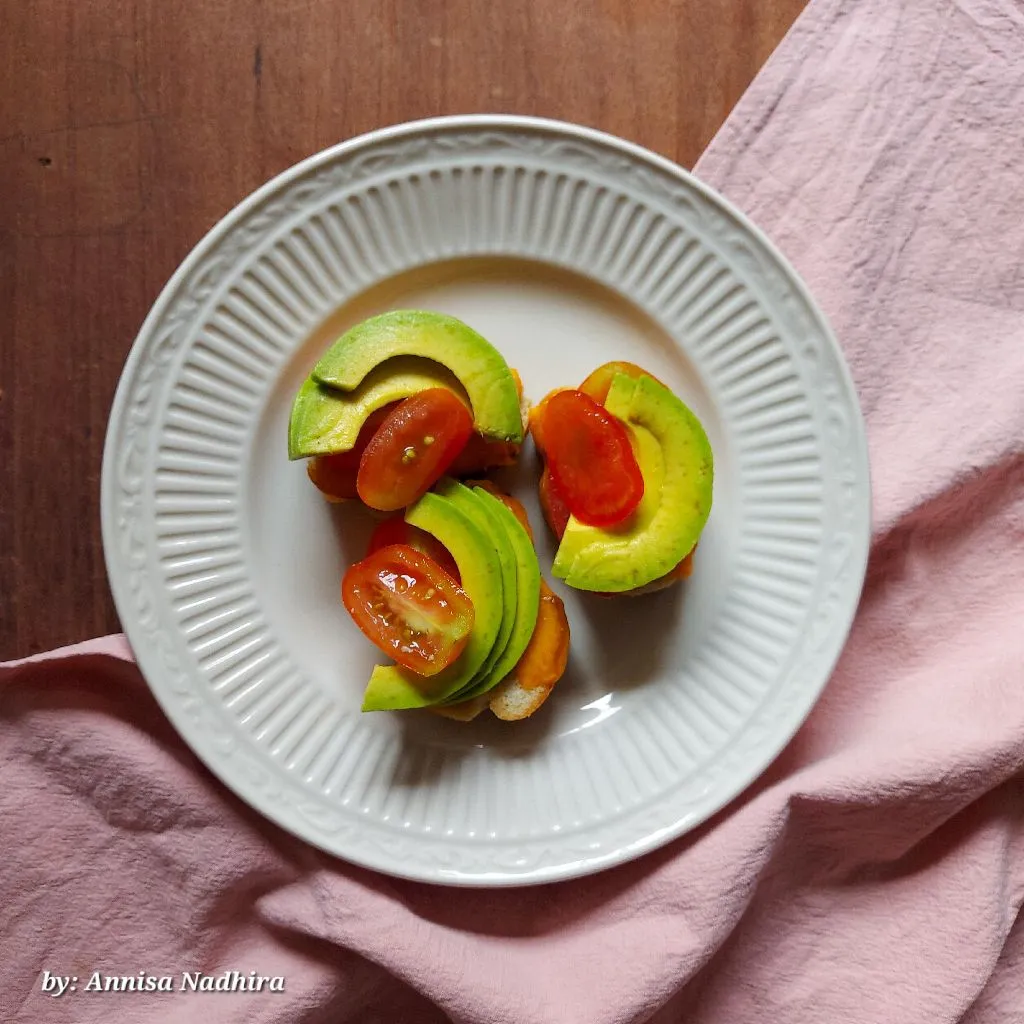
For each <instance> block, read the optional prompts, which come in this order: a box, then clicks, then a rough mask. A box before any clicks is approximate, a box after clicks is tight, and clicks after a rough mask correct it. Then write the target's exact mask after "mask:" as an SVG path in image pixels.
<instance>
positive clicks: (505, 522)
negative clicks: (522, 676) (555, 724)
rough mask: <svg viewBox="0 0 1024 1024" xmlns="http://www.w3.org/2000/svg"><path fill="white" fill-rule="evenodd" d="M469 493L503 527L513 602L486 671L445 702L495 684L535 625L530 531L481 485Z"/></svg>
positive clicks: (536, 575)
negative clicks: (501, 643) (511, 564)
mask: <svg viewBox="0 0 1024 1024" xmlns="http://www.w3.org/2000/svg"><path fill="white" fill-rule="evenodd" d="M473 493H474V494H476V495H479V497H480V499H481V500H482V501H485V502H486V503H488V504H491V505H493V506H494V514H495V516H497V518H498V520H499V521H500V522H501V524H502V526H503V527H504V530H505V533H506V534H507V536H508V539H509V542H510V544H511V546H512V550H513V551H514V552H515V560H516V603H515V618H514V622H513V624H512V630H511V632H510V634H509V637H508V642H507V643H506V644H505V649H504V650H503V651H502V652H501V654H500V655H499V656H498V658H497V659H496V660H495V661H494V663H493V665H491V668H490V671H489V672H488V673H487V674H486V675H484V676H483V678H481V679H480V681H479V682H477V683H475V684H472V685H471V686H469V687H467V688H466V689H465V690H464V691H461V692H459V693H458V694H456V695H455V696H454V697H451V698H449V700H448V701H447V702H446V703H454V702H456V701H460V702H461V701H465V700H471V699H472V698H474V697H479V696H481V695H482V694H485V693H487V692H488V691H489V690H492V689H493V688H494V687H495V686H497V685H498V683H500V682H501V681H502V680H503V679H504V678H505V677H506V676H507V675H508V674H509V672H511V671H512V669H514V668H515V667H516V665H517V664H519V659H520V658H521V657H522V656H523V652H524V651H525V650H526V648H527V645H528V644H529V643H530V639H531V637H532V636H533V631H534V629H535V628H536V625H537V613H538V611H539V609H540V564H539V563H538V561H537V552H536V551H535V550H534V547H533V541H531V540H530V535H529V534H528V533H527V532H526V530H524V529H523V524H522V523H520V522H519V520H518V519H516V517H515V514H514V513H513V512H512V510H511V509H510V508H509V507H508V506H507V505H506V504H505V503H504V502H502V501H499V500H498V499H497V498H495V497H494V496H493V495H492V494H488V493H487V491H485V490H484V489H483V488H482V487H474V488H473Z"/></svg>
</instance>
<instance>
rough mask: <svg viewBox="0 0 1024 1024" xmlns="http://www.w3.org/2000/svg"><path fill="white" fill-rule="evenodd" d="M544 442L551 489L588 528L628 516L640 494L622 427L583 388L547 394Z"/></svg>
mask: <svg viewBox="0 0 1024 1024" xmlns="http://www.w3.org/2000/svg"><path fill="white" fill-rule="evenodd" d="M542 422H543V431H542V436H543V445H544V450H545V456H546V458H547V469H548V470H549V471H550V473H551V482H552V483H553V484H554V489H555V490H557V491H558V493H559V494H560V495H561V496H562V498H563V500H564V501H565V504H566V505H567V506H568V509H569V511H570V512H571V513H572V514H573V515H574V516H575V517H576V518H577V519H578V520H579V521H580V522H581V523H586V524H587V525H589V526H613V525H615V524H616V523H621V522H622V521H623V520H624V519H626V518H627V517H628V516H630V515H631V514H632V513H633V512H634V511H635V509H636V507H637V505H639V504H640V499H641V498H642V497H643V494H644V478H643V475H642V474H641V473H640V467H639V466H638V465H637V461H636V456H635V455H634V454H633V447H632V445H631V444H630V443H629V435H628V434H627V433H626V428H625V427H624V426H623V425H622V423H620V422H619V420H617V419H616V418H615V417H614V416H613V415H612V414H611V413H610V412H608V411H607V410H606V409H605V408H604V407H603V406H601V405H598V404H597V402H595V401H594V400H593V399H592V398H591V397H590V396H589V395H585V394H584V393H583V392H582V391H559V392H557V393H555V394H554V395H550V396H549V397H548V398H547V400H546V403H545V409H544V413H543V421H542Z"/></svg>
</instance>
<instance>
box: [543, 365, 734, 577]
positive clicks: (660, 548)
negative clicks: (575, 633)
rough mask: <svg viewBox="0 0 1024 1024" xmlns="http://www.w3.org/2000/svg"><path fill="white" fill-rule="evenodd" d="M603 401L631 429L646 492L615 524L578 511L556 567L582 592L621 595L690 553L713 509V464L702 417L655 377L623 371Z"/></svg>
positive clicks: (563, 539)
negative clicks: (590, 521) (593, 521)
mask: <svg viewBox="0 0 1024 1024" xmlns="http://www.w3.org/2000/svg"><path fill="white" fill-rule="evenodd" d="M604 404H605V408H606V409H607V410H608V411H609V412H610V413H611V414H612V415H613V416H615V417H617V418H618V419H619V420H621V421H622V422H623V424H624V425H625V426H626V429H627V431H628V432H629V434H630V440H631V441H632V442H633V450H634V453H635V455H636V459H637V462H638V463H639V466H640V472H641V473H642V475H643V478H644V496H643V498H642V499H641V501H640V504H639V506H638V507H637V509H636V511H635V512H634V513H633V514H632V515H631V516H630V517H629V519H627V520H626V521H625V522H624V523H620V524H619V525H617V526H614V527H609V528H599V527H594V526H585V525H584V524H582V523H580V522H579V521H578V520H577V519H575V518H574V517H571V518H570V519H569V523H568V525H567V526H566V528H565V533H564V535H563V536H562V540H561V543H560V544H559V546H558V551H557V553H556V554H555V562H554V565H553V566H552V573H553V574H554V575H555V576H557V577H558V578H559V579H563V580H565V582H566V583H568V584H569V586H571V587H576V588H577V589H578V590H597V591H602V592H607V593H622V592H624V591H627V590H633V589H634V588H636V587H641V586H644V585H645V584H647V583H650V582H651V581H652V580H656V579H658V578H659V577H660V576H664V575H665V573H667V572H669V571H670V570H671V569H673V568H674V567H675V566H676V565H677V564H678V563H679V562H680V561H681V560H682V559H683V558H684V557H685V556H686V555H687V554H689V552H690V550H691V549H692V548H693V546H694V544H696V542H697V540H698V539H699V537H700V533H701V530H703V529H704V524H705V523H706V522H707V518H708V514H709V513H710V511H711V492H712V483H713V478H714V462H713V458H712V453H711V445H710V444H709V442H708V438H707V435H706V434H705V433H704V428H703V427H702V426H701V424H700V421H699V420H698V419H697V417H696V416H695V415H694V414H693V413H692V412H691V411H690V409H689V408H688V407H687V406H686V405H685V404H684V403H683V402H682V401H681V400H680V399H679V398H677V397H676V396H675V395H674V394H673V393H672V392H671V391H669V389H668V388H666V387H665V386H664V385H662V384H659V383H658V382H657V381H655V380H654V379H652V378H651V377H647V376H644V377H640V378H632V377H629V376H627V375H626V374H621V373H619V374H616V375H615V378H614V379H613V381H612V386H611V389H610V390H609V392H608V397H607V399H606V400H605V403H604Z"/></svg>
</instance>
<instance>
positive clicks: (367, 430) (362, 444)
mask: <svg viewBox="0 0 1024 1024" xmlns="http://www.w3.org/2000/svg"><path fill="white" fill-rule="evenodd" d="M397 404H398V403H397V402H392V403H391V404H390V405H385V406H384V407H383V408H381V409H377V410H375V411H374V412H371V413H370V415H369V416H367V417H366V421H365V422H364V423H363V425H362V427H361V428H360V429H359V436H358V437H357V438H356V443H355V444H354V445H353V446H352V447H351V448H350V449H349V450H348V451H347V452H335V454H334V455H318V456H316V457H315V458H312V459H310V460H309V461H308V462H307V463H306V472H307V473H308V474H309V479H310V480H312V481H313V483H314V484H316V486H317V488H318V489H319V490H320V491H322V492H323V494H324V496H325V497H326V498H327V500H328V501H344V500H346V499H348V498H356V497H358V493H357V491H356V474H357V473H358V472H359V460H360V459H361V458H362V457H363V452H364V451H365V450H366V446H367V445H368V444H369V443H370V438H372V437H373V435H374V434H376V433H377V428H378V427H380V425H381V424H382V423H383V422H384V421H385V420H386V419H387V418H388V415H389V414H390V413H391V411H392V410H393V409H394V408H395V406H396V405H397Z"/></svg>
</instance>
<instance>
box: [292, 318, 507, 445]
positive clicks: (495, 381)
mask: <svg viewBox="0 0 1024 1024" xmlns="http://www.w3.org/2000/svg"><path fill="white" fill-rule="evenodd" d="M395 356H419V357H420V358H423V359H431V360H433V361H434V362H436V363H440V364H441V365H442V366H444V367H447V369H449V370H450V371H451V372H452V373H453V374H454V375H455V376H456V377H457V378H458V380H459V382H460V383H461V384H462V387H463V388H464V389H465V392H466V394H467V395H468V396H469V404H470V407H471V409H472V410H473V429H474V430H475V431H476V432H477V433H478V434H482V435H483V436H484V437H485V438H487V439H489V440H500V441H513V442H515V443H516V444H519V443H521V442H522V440H523V422H522V418H521V416H520V411H519V394H518V392H517V390H516V384H515V379H514V378H513V376H512V371H511V370H510V369H509V367H508V364H507V363H506V362H505V360H504V358H503V357H502V355H501V353H500V352H499V351H498V350H497V349H496V348H495V347H494V346H493V345H492V344H491V343H490V342H489V341H487V340H486V339H485V338H483V337H482V336H481V335H479V334H477V332H476V331H474V330H473V328H471V327H469V326H467V325H466V324H464V323H462V321H461V320H456V319H455V317H451V316H446V315H444V314H443V313H429V312H423V311H421V310H409V309H401V310H393V311H392V312H389V313H381V314H380V315H379V316H375V317H371V318H370V319H369V320H364V321H363V322H362V323H360V324H357V325H356V326H355V327H353V328H352V329H351V330H349V331H346V332H345V333H344V334H343V335H342V336H341V337H340V338H339V339H338V340H337V341H336V342H335V343H334V344H333V345H332V346H331V347H330V348H329V349H328V350H327V352H326V353H324V355H323V357H322V358H321V359H320V362H318V363H317V364H316V366H314V367H313V373H312V377H313V379H314V380H316V381H317V382H318V383H320V384H325V385H327V386H328V387H332V388H337V389H339V390H341V391H354V390H355V389H356V388H357V387H359V384H360V383H361V382H362V381H363V379H364V378H365V377H366V375H367V374H368V373H370V371H371V370H372V369H373V368H374V367H376V366H380V365H381V364H382V363H384V362H385V360H390V359H393V358H394V357H395Z"/></svg>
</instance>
